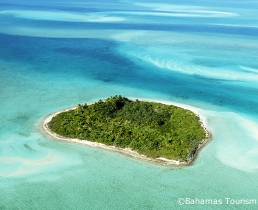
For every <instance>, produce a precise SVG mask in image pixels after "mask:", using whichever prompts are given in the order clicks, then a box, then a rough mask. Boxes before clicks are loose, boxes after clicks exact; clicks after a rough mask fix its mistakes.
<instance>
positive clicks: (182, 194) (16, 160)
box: [0, 0, 258, 209]
mask: <svg viewBox="0 0 258 210" xmlns="http://www.w3.org/2000/svg"><path fill="white" fill-rule="evenodd" d="M1 2H2V3H0V40H1V41H0V73H1V76H0V90H1V91H0V105H1V106H0V107H1V109H0V189H1V191H0V209H173V208H179V207H182V206H179V205H178V202H177V200H178V199H179V198H192V199H213V200H216V199H217V200H219V199H221V200H222V201H223V202H222V203H223V204H221V205H220V204H217V205H216V204H206V205H202V204H195V205H193V204H188V205H184V206H183V207H185V208H189V209H200V208H204V209H236V208H239V209H255V208H256V205H243V204H239V205H237V204H233V205H232V204H227V203H226V200H225V198H232V199H256V200H257V202H258V197H257V187H258V184H257V175H258V126H257V125H258V120H257V113H258V108H257V107H258V106H257V105H258V96H257V89H258V86H257V80H258V76H257V72H258V62H257V60H258V55H257V51H258V41H257V36H258V25H257V19H258V16H257V14H258V13H257V6H256V4H255V2H253V1H244V2H242V1H234V2H231V1H227V2H223V3H222V2H218V1H209V2H205V1H203V0H199V1H195V3H192V2H191V1H186V0H184V1H183V2H180V3H179V2H174V3H173V2H172V3H171V2H166V1H162V2H160V3H156V2H153V1H141V3H139V2H133V1H121V2H120V1H112V2H108V3H107V2H105V1H100V0H98V1H97V2H94V3H92V2H90V1H78V2H71V1H68V0H66V1H62V2H58V1H49V2H46V1H42V2H41V1H37V2H36V3H35V2H33V1H29V0H27V1H23V2H22V3H21V2H19V1H14V0H12V1H11V3H10V1H5V0H2V1H1ZM116 94H122V95H124V96H127V97H132V98H147V99H153V100H160V101H167V102H176V103H181V104H185V105H187V106H191V107H192V108H193V109H195V110H198V112H199V113H200V114H201V115H203V116H204V118H205V121H206V124H207V126H208V128H209V130H210V131H211V132H212V136H213V138H212V141H211V142H209V143H208V144H207V145H206V146H205V147H204V148H203V149H202V150H201V151H200V153H199V154H198V156H197V159H196V161H195V162H194V163H193V164H192V165H190V166H187V167H163V166H158V165H155V164H152V163H146V162H142V161H140V160H136V159H133V158H130V157H127V156H124V155H122V154H117V153H112V152H110V151H105V150H101V149H96V148H90V147H86V146H81V145H74V144H71V143H65V142H61V141H56V140H53V139H51V138H50V137H48V136H46V135H45V134H44V133H43V132H42V129H41V122H42V120H43V119H44V117H45V116H47V115H48V114H50V113H52V112H55V111H57V110H60V109H63V108H67V107H72V106H75V105H77V104H78V103H85V102H87V103H90V102H94V101H96V100H98V99H100V98H103V99H104V98H107V97H109V96H111V95H116ZM257 205H258V204H257ZM183 207H182V208H183Z"/></svg>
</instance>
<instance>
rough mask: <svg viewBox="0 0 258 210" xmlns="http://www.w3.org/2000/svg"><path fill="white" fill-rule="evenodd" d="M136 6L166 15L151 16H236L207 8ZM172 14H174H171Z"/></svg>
mask: <svg viewBox="0 0 258 210" xmlns="http://www.w3.org/2000/svg"><path fill="white" fill-rule="evenodd" d="M136 5H138V6H142V7H147V8H152V9H153V11H162V12H167V13H156V14H155V13H153V15H158V14H159V15H162V16H166V15H167V16H178V17H233V16H238V14H237V13H234V12H225V11H217V10H212V9H210V8H208V7H200V6H188V5H174V4H159V3H136ZM169 12H170V13H169ZM172 12H174V13H172Z"/></svg>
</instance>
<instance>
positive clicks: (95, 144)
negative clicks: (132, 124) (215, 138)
mask: <svg viewBox="0 0 258 210" xmlns="http://www.w3.org/2000/svg"><path fill="white" fill-rule="evenodd" d="M129 99H131V100H134V98H129ZM138 100H141V101H150V102H157V103H163V104H168V105H174V106H177V107H181V108H183V109H188V110H190V111H192V112H193V113H195V114H196V115H197V116H198V117H199V118H200V121H201V124H202V127H203V128H204V129H205V131H206V138H205V140H204V141H203V142H202V143H201V144H199V146H198V148H197V150H196V152H195V155H194V156H193V157H192V158H191V159H190V160H188V161H187V162H180V161H178V160H169V159H166V158H163V157H159V158H151V157H147V156H145V155H142V154H139V153H138V152H136V151H134V150H131V149H130V148H119V147H115V146H107V145H105V144H102V143H98V142H92V141H88V140H79V139H74V138H68V137H64V136H60V135H58V134H56V133H54V132H52V131H51V130H50V129H49V127H48V125H47V124H48V123H49V122H50V121H51V120H52V118H53V117H55V116H56V115H58V114H60V113H61V112H66V111H69V110H73V109H76V108H77V106H76V107H72V108H67V109H63V110H60V111H57V112H55V113H52V114H50V115H48V116H47V117H45V118H44V120H43V122H42V124H41V126H42V128H43V130H44V132H45V133H46V134H48V135H49V136H51V137H52V138H54V139H58V140H62V141H68V142H73V143H77V144H82V145H86V146H91V147H97V148H102V149H106V150H110V151H115V152H120V153H122V154H125V155H128V156H131V157H134V158H137V159H141V160H144V161H148V162H153V163H157V164H160V165H177V166H179V165H188V164H190V163H192V161H193V160H194V159H195V157H196V155H197V153H198V150H200V149H201V148H202V147H203V146H204V145H205V144H206V143H207V142H208V141H209V140H210V139H211V134H210V132H209V131H208V129H207V128H206V122H205V120H204V118H202V117H201V116H200V114H199V113H198V111H197V110H193V108H192V107H191V108H189V107H188V106H184V105H181V104H176V103H170V102H164V101H155V100H150V99H138Z"/></svg>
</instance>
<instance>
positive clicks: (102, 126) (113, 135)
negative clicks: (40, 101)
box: [47, 95, 210, 164]
mask: <svg viewBox="0 0 258 210" xmlns="http://www.w3.org/2000/svg"><path fill="white" fill-rule="evenodd" d="M47 127H48V129H50V131H51V132H54V133H55V134H58V135H61V136H63V137H68V138H75V139H79V140H87V141H91V142H98V143H102V144H105V145H107V146H115V147H117V148H130V149H131V150H133V151H136V152H138V153H139V154H141V155H145V156H147V157H149V158H153V159H154V158H161V159H162V158H163V159H168V160H176V161H178V162H179V163H184V164H188V163H190V162H191V161H192V160H193V158H194V157H195V155H196V153H197V151H198V149H199V148H200V147H201V146H202V145H204V144H205V142H206V141H207V140H209V138H210V134H209V132H208V131H207V130H206V128H205V127H204V126H203V124H202V122H201V121H200V118H199V116H197V115H196V114H195V113H193V112H191V111H190V110H187V109H183V108H180V107H177V106H173V105H166V104H162V103H156V102H146V101H139V100H137V99H136V100H130V99H128V98H126V97H122V96H120V95H119V96H114V97H109V98H107V99H106V100H104V101H103V100H99V101H98V102H95V103H93V104H91V105H87V104H83V105H82V104H79V105H78V106H77V107H76V108H75V109H71V110H68V111H65V112H61V113H59V114H57V115H55V116H54V117H52V118H51V120H50V121H49V122H48V123H47Z"/></svg>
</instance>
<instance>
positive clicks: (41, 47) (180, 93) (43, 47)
mask: <svg viewBox="0 0 258 210" xmlns="http://www.w3.org/2000/svg"><path fill="white" fill-rule="evenodd" d="M0 40H1V42H0V58H1V59H5V60H7V61H8V62H18V63H20V64H21V65H28V64H29V65H30V66H32V67H31V68H30V69H29V70H27V72H22V73H23V74H25V75H30V74H32V73H33V74H37V75H39V78H41V76H40V75H43V74H44V75H45V76H44V77H42V82H44V80H46V82H47V81H48V80H49V79H52V77H53V72H56V73H57V74H60V73H62V74H63V77H62V79H64V80H70V78H71V77H78V79H79V80H82V81H84V80H85V81H87V79H89V78H91V79H95V80H98V81H103V82H105V83H106V84H107V86H108V85H109V84H110V83H113V84H121V85H123V86H128V87H134V88H139V89H143V90H148V91H155V92H161V93H165V94H168V95H170V96H171V97H179V98H187V99H193V100H199V101H205V102H208V103H212V104H215V105H219V106H226V107H230V108H233V109H237V110H239V111H242V112H247V113H253V112H254V113H258V106H257V105H258V97H257V95H256V91H257V90H256V89H255V88H247V87H243V86H241V85H239V86H237V85H232V84H231V83H230V81H224V80H217V79H207V78H205V77H200V76H195V75H183V74H179V73H176V72H173V71H165V70H164V71H163V70H160V69H158V68H156V67H153V66H151V65H147V64H140V63H139V64H138V63H134V62H132V61H130V60H129V59H127V58H126V57H123V56H122V55H121V54H120V53H118V52H117V51H116V48H117V46H118V43H116V42H111V41H108V40H100V39H54V38H35V37H21V36H10V35H0ZM46 74H47V75H48V74H49V76H46ZM60 85H62V83H60ZM63 88H64V89H65V88H66V87H65V86H64V87H63ZM41 100H43V99H41Z"/></svg>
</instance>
